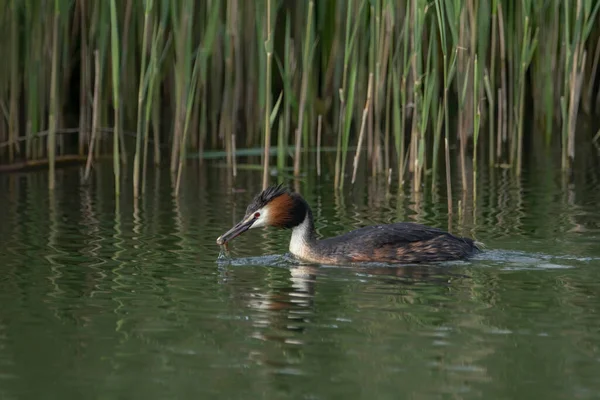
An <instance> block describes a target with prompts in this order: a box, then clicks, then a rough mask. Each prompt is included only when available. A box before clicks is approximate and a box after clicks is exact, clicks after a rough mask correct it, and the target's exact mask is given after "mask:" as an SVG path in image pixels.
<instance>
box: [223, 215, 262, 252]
mask: <svg viewBox="0 0 600 400" xmlns="http://www.w3.org/2000/svg"><path fill="white" fill-rule="evenodd" d="M254 221H255V219H254V218H252V216H250V217H247V218H244V219H243V220H241V221H240V222H238V223H237V224H236V225H235V226H234V227H233V228H231V229H230V230H228V231H227V232H225V233H224V234H222V235H221V236H219V237H218V238H217V244H218V245H220V246H221V245H224V244H225V243H227V242H229V241H231V240H233V239H235V238H236V237H238V236H240V235H241V234H242V233H244V232H246V231H247V230H248V229H250V227H251V226H252V224H254Z"/></svg>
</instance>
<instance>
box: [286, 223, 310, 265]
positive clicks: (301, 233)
mask: <svg viewBox="0 0 600 400" xmlns="http://www.w3.org/2000/svg"><path fill="white" fill-rule="evenodd" d="M309 238H310V225H309V221H308V213H306V216H305V217H304V221H302V223H301V224H300V225H298V226H296V227H294V228H293V229H292V238H291V239H290V253H292V254H293V255H295V256H296V257H300V258H309V253H310V248H309V246H308V241H309Z"/></svg>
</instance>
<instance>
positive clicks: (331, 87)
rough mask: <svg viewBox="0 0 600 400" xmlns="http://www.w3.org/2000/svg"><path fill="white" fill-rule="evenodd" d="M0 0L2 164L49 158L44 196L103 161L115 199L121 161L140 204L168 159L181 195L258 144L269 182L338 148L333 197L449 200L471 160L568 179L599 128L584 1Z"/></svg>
mask: <svg viewBox="0 0 600 400" xmlns="http://www.w3.org/2000/svg"><path fill="white" fill-rule="evenodd" d="M5 3H6V4H5V7H2V8H1V9H0V30H1V31H2V33H3V35H2V36H1V38H0V49H1V50H2V53H3V54H5V55H9V57H10V59H9V62H8V63H6V64H3V67H0V68H2V69H3V70H2V72H3V73H2V74H0V104H1V105H2V114H1V116H0V162H1V163H3V164H11V163H15V162H23V160H25V161H40V160H47V161H48V164H49V171H50V176H51V179H50V181H49V182H50V187H51V188H52V187H53V185H54V180H53V176H54V168H55V162H56V158H57V157H61V156H64V155H68V154H73V153H76V154H79V155H80V156H82V157H86V156H87V161H88V163H87V168H86V174H85V175H86V176H89V170H90V168H91V167H92V166H93V162H94V160H95V159H97V158H98V157H99V156H100V155H107V154H110V155H111V157H112V159H113V166H114V174H115V185H116V189H117V190H116V192H117V193H118V192H119V190H120V188H119V182H121V181H122V180H121V179H120V175H121V173H126V172H127V171H128V169H126V168H122V166H124V165H126V164H127V163H128V160H129V157H130V156H131V155H133V156H132V158H133V170H132V171H133V172H132V174H133V179H132V183H131V184H132V185H133V188H134V193H135V195H136V196H137V195H139V193H140V192H143V191H144V188H145V183H144V182H145V176H146V170H147V167H148V165H152V164H154V165H158V164H160V163H161V162H162V161H163V160H165V162H167V161H168V164H169V166H170V170H171V172H172V173H173V176H174V179H173V182H174V184H173V188H174V192H175V193H178V192H179V183H180V181H181V176H182V173H183V172H184V169H185V166H186V162H185V160H186V159H187V158H188V157H189V155H188V154H189V153H190V152H192V151H193V152H194V154H197V155H198V156H199V157H200V159H202V157H203V155H204V153H205V152H207V151H209V150H222V149H223V150H225V154H226V155H227V157H226V160H227V164H228V166H229V167H230V168H231V173H232V174H233V175H235V173H236V157H235V154H234V153H235V151H236V149H243V148H245V147H261V148H262V149H263V153H262V154H263V155H262V161H261V162H260V164H261V165H262V169H263V185H266V184H268V182H269V174H270V172H271V171H270V169H272V168H276V169H277V170H278V171H279V172H281V173H283V171H287V170H288V169H289V168H290V167H293V174H294V175H295V176H300V175H302V174H303V173H306V168H307V166H308V162H306V161H305V162H302V161H303V160H302V157H303V154H304V150H307V149H313V148H314V147H318V148H319V149H323V148H326V147H331V146H334V147H335V149H336V150H335V154H336V155H335V160H336V161H335V170H334V171H331V180H332V184H333V185H334V187H335V188H343V187H344V184H345V182H346V181H350V183H353V182H354V180H355V177H356V171H357V169H359V168H361V167H364V168H366V169H367V170H368V172H369V174H370V175H371V176H373V177H382V179H385V180H387V181H388V182H392V181H394V179H391V178H392V177H393V176H395V177H396V180H395V181H396V182H398V184H399V185H403V184H405V183H406V182H409V183H410V184H411V186H412V188H413V189H414V190H416V191H420V190H422V188H423V185H424V182H425V181H426V178H427V177H428V176H431V182H432V184H433V185H436V184H437V181H438V180H439V179H440V178H439V177H443V178H442V179H444V177H445V180H446V181H448V182H447V187H448V193H449V194H450V193H451V191H450V187H451V186H453V185H459V186H461V187H463V188H464V189H466V188H467V185H468V182H470V181H471V180H472V181H473V182H475V181H476V180H477V179H476V177H477V169H478V167H479V168H480V165H484V163H485V164H487V165H489V166H491V167H502V168H510V169H511V170H512V171H514V173H515V175H517V176H518V175H519V174H521V171H522V169H523V166H524V162H523V160H524V157H525V156H526V153H527V151H528V149H530V148H531V147H532V146H533V145H535V146H554V145H555V146H556V147H557V148H560V154H561V163H562V168H563V169H564V170H568V169H569V168H571V165H572V163H573V161H574V160H575V158H576V157H577V150H576V149H577V146H576V143H577V142H583V143H585V142H590V143H591V142H592V141H593V137H594V135H595V133H596V131H597V127H596V128H595V129H593V130H592V129H589V135H587V134H586V131H585V130H581V129H578V127H577V122H578V121H580V120H581V116H582V115H583V116H586V115H587V116H594V115H597V114H598V111H599V108H600V90H599V86H600V79H599V77H600V71H599V69H598V63H599V61H600V23H599V22H600V15H599V13H598V10H599V8H600V2H597V1H594V0H567V1H559V0H548V1H544V2H534V1H533V0H525V1H520V2H511V1H502V0H493V1H491V2H478V1H476V0H445V1H444V0H411V1H402V0H396V1H392V0H369V1H367V0H349V1H323V0H322V1H314V0H311V1H300V0H296V1H282V0H262V1H255V2H246V1H239V0H228V1H220V0H207V1H204V2H195V1H193V0H182V1H167V0H144V1H134V0H125V1H121V2H117V1H115V0H110V1H100V0H96V1H84V0H74V1H70V0H54V1H47V0H46V1H39V2H36V1H30V0H9V1H6V2H5ZM46 66H48V67H47V68H45V67H46ZM273 100H275V101H273ZM592 120H593V119H592ZM317 127H318V129H317ZM72 128H77V129H76V132H77V134H76V135H73V134H70V135H67V134H64V132H72V131H73V129H72ZM108 128H111V129H108ZM107 132H108V133H107ZM129 132H133V134H131V135H130V134H129ZM130 136H134V138H133V140H130ZM273 145H275V148H276V155H277V157H276V159H277V161H276V163H275V164H274V165H271V164H270V160H269V154H272V152H271V149H273V148H274V147H273ZM357 145H358V149H357V153H355V154H353V155H349V153H351V152H353V151H354V150H351V149H354V148H356V146H357ZM128 149H129V151H128ZM455 149H456V151H455ZM150 152H151V153H152V154H153V157H152V158H151V156H150ZM361 153H362V156H361ZM349 156H350V157H352V158H353V162H352V163H349V162H347V160H348V157H349ZM320 157H321V153H320V152H319V162H320ZM451 157H458V160H459V162H458V164H457V165H458V168H459V169H460V171H459V173H458V174H457V176H460V179H459V181H460V182H450V181H449V177H450V176H451V174H450V172H449V168H450V165H451V162H450V161H451V160H450V158H451ZM304 158H305V159H306V157H304ZM257 164H258V162H257ZM349 164H351V165H349ZM351 168H352V170H350V169H351ZM319 170H321V167H320V166H319ZM444 170H445V172H444ZM320 172H321V171H319V173H320ZM351 174H352V175H351ZM471 174H472V176H471ZM350 177H351V179H350ZM448 197H449V208H450V209H451V208H452V200H451V196H448Z"/></svg>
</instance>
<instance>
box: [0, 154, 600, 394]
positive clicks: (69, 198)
mask: <svg viewBox="0 0 600 400" xmlns="http://www.w3.org/2000/svg"><path fill="white" fill-rule="evenodd" d="M58 173H59V176H58V187H57V189H56V190H55V192H54V193H49V192H48V190H47V181H46V172H45V171H40V172H31V173H27V174H19V175H2V176H0V215H1V222H0V243H1V247H0V307H1V308H0V399H183V398H208V399H212V398H229V399H261V398H266V399H286V398H294V399H333V398H356V399H430V398H434V399H435V398H441V399H593V398H600V315H599V310H600V182H599V181H598V179H597V177H598V171H597V170H592V171H584V172H582V173H580V174H578V175H577V176H576V177H575V178H573V177H571V178H568V177H564V176H562V175H560V174H553V173H550V172H548V171H547V170H544V169H543V168H540V169H535V168H530V169H529V170H528V171H526V172H525V174H524V176H523V178H522V179H520V180H517V179H515V178H514V177H513V176H512V175H511V173H510V172H509V171H504V170H501V169H498V170H494V171H490V172H488V173H481V174H480V176H479V177H478V180H477V185H476V188H475V189H474V190H475V192H476V193H477V195H476V198H474V197H473V196H472V195H470V194H469V195H468V196H464V197H463V196H462V195H461V192H460V191H457V188H455V189H454V191H455V196H454V206H455V209H456V212H455V213H454V215H453V216H452V217H451V218H450V219H449V218H448V216H447V214H446V212H445V210H446V199H445V196H444V194H445V187H443V186H442V187H440V188H439V189H438V190H436V191H433V192H432V191H431V189H430V188H429V186H427V187H425V190H424V192H423V193H422V194H421V195H414V194H411V193H410V191H408V190H407V191H406V192H405V193H404V194H402V195H398V194H397V190H396V189H395V187H393V188H392V190H390V191H389V192H388V190H387V189H386V185H385V184H384V183H380V184H376V183H372V181H371V180H369V179H363V183H361V184H360V185H357V186H356V187H355V188H354V189H353V190H351V189H350V188H349V185H347V186H348V187H347V189H346V190H344V191H343V192H342V193H336V192H334V191H333V190H332V189H331V188H332V182H331V180H330V179H329V178H327V176H325V177H322V178H321V179H320V180H319V179H317V178H316V177H314V176H311V177H310V178H309V177H306V178H305V179H303V181H302V182H301V183H300V184H299V189H300V190H301V192H302V193H303V194H304V195H305V197H306V198H307V200H308V201H309V203H310V204H311V205H312V207H313V211H314V214H315V216H316V218H317V220H318V221H317V228H318V230H319V233H320V234H321V235H334V234H339V233H342V232H345V231H347V230H349V229H351V228H354V227H359V226H364V225H367V224H371V223H381V222H392V221H398V220H407V221H417V222H421V223H426V224H429V225H433V226H438V227H441V228H444V229H448V228H449V225H450V228H451V229H452V231H453V232H455V233H459V234H462V235H469V236H473V237H475V238H476V239H477V240H480V241H482V242H484V243H485V244H486V246H487V250H486V252H485V253H483V254H482V255H480V256H478V257H476V258H475V259H474V260H471V261H467V262H457V263H452V264H446V265H438V266H420V267H378V268H375V267H373V268H358V267H339V266H338V267H324V266H310V265H297V264H294V263H292V262H290V261H289V260H288V259H287V258H286V257H285V256H283V255H284V254H285V252H286V250H287V244H288V243H287V241H288V238H289V232H285V231H274V230H256V231H252V232H249V233H247V234H246V235H244V236H242V237H240V238H239V239H236V241H234V242H233V243H232V244H231V250H232V252H231V257H233V259H232V260H230V261H229V262H217V259H218V257H219V248H218V246H216V244H215V239H216V238H217V236H218V235H219V234H221V233H223V232H224V231H225V230H227V229H228V228H229V227H230V226H231V225H232V224H233V223H234V222H236V220H237V219H238V218H240V217H241V216H242V215H243V212H244V210H245V208H246V205H247V203H248V201H249V200H250V199H251V197H252V196H253V195H254V194H255V192H256V191H258V190H259V189H260V179H261V177H260V172H259V171H257V172H254V171H240V173H239V176H238V177H237V178H236V180H235V181H233V180H232V179H231V178H229V175H228V173H227V170H226V169H224V168H220V167H218V166H217V165H213V166H212V167H211V166H210V165H209V166H205V167H204V169H203V170H201V171H200V172H198V168H195V167H194V166H190V168H188V171H187V173H186V176H185V179H184V182H183V189H182V196H181V197H180V198H179V199H176V198H174V197H173V196H172V195H171V190H172V187H171V178H170V176H169V174H168V172H157V173H154V172H153V173H151V175H150V176H149V181H148V184H147V190H146V193H145V194H144V195H143V196H142V197H141V199H140V200H139V202H138V204H137V206H135V205H134V201H133V199H132V196H131V193H130V189H129V187H130V186H131V182H130V181H129V180H126V181H124V183H123V187H124V188H125V192H124V193H123V194H122V196H121V198H120V200H119V201H118V202H116V201H115V198H114V192H113V189H112V185H113V175H112V172H111V170H110V169H109V168H106V167H103V166H98V167H97V168H96V170H95V172H94V176H93V179H92V182H91V184H89V185H81V184H80V177H81V175H82V172H81V170H80V169H79V168H77V167H75V168H69V169H64V170H60V171H58ZM313 175H314V174H313ZM273 179H274V181H275V180H276V178H273ZM470 185H471V186H472V182H471V184H470ZM459 201H460V208H459V206H458V202H459ZM459 209H460V212H458V210H459Z"/></svg>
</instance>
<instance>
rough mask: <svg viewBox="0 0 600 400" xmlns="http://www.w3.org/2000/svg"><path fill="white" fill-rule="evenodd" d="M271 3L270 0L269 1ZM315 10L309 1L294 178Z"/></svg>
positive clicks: (298, 162) (297, 160)
mask: <svg viewBox="0 0 600 400" xmlns="http://www.w3.org/2000/svg"><path fill="white" fill-rule="evenodd" d="M269 1H270V0H269ZM313 8H314V1H312V0H311V1H309V3H308V17H307V21H308V24H307V25H306V36H305V39H304V53H303V57H302V62H303V65H302V89H301V91H300V113H299V115H298V128H297V129H296V149H295V150H296V151H295V154H294V176H298V175H300V154H301V152H300V150H301V141H300V139H301V138H302V132H303V130H302V129H303V127H304V126H303V124H304V111H305V110H304V108H305V106H306V95H307V90H308V80H309V76H310V75H309V71H310V64H311V59H312V56H311V55H312V52H311V50H310V49H311V40H312V20H313V16H312V15H313Z"/></svg>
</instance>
